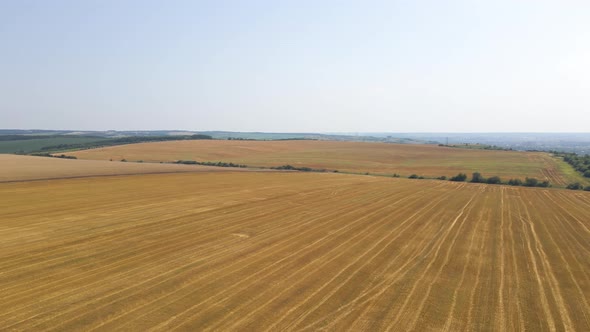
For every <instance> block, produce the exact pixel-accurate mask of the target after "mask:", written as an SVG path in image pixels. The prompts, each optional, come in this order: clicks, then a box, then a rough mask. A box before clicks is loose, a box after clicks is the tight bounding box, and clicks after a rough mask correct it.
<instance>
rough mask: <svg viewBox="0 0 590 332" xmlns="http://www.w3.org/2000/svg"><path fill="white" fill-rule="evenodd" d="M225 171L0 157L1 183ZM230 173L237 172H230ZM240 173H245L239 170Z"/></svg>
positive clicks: (108, 162) (192, 166) (209, 168)
mask: <svg viewBox="0 0 590 332" xmlns="http://www.w3.org/2000/svg"><path fill="white" fill-rule="evenodd" d="M224 171H226V172H227V171H230V169H227V168H225V169H224V168H221V167H210V166H195V165H190V166H188V165H175V164H159V163H126V162H118V161H117V162H114V161H112V162H111V161H104V160H73V159H61V158H47V157H32V156H21V155H12V154H0V182H14V181H30V180H44V179H63V178H79V177H92V176H113V175H132V174H155V173H186V172H224ZM231 171H237V170H236V169H232V170H231ZM239 171H245V170H244V169H239Z"/></svg>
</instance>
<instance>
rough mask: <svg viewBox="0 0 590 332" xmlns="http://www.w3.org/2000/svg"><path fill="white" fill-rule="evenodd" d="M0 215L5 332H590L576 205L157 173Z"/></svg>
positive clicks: (1, 194) (492, 192)
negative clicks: (17, 331)
mask: <svg viewBox="0 0 590 332" xmlns="http://www.w3.org/2000/svg"><path fill="white" fill-rule="evenodd" d="M417 184H420V185H417ZM0 209H1V211H2V218H1V219H0V294H2V301H1V302H0V329H1V330H56V331H64V330H92V331H113V330H116V329H121V330H138V331H140V330H141V331H144V330H145V331H169V330H192V331H194V330H204V331H206V330H223V331H225V330H240V331H244V330H251V331H276V330H284V331H290V330H294V331H295V330H296V331H312V330H318V329H328V330H335V331H339V330H353V331H363V330H366V331H388V330H396V331H409V330H415V331H428V330H447V331H457V330H510V331H515V330H521V331H522V330H529V331H551V330H570V331H572V330H578V331H587V330H589V329H590V304H589V300H588V298H590V241H588V238H589V236H590V194H588V193H584V192H572V191H565V190H553V189H537V188H535V189H527V188H516V187H504V186H488V185H478V184H466V183H461V184H459V183H450V182H441V181H429V180H424V181H412V180H407V179H389V178H383V177H370V176H352V175H341V174H318V173H307V174H305V173H279V172H270V173H248V172H243V173H234V172H231V173H196V174H157V175H140V176H119V177H102V178H84V179H67V180H51V181H36V182H21V183H3V184H0Z"/></svg>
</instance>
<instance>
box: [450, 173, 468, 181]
mask: <svg viewBox="0 0 590 332" xmlns="http://www.w3.org/2000/svg"><path fill="white" fill-rule="evenodd" d="M465 180H467V174H465V173H459V174H457V175H455V176H453V177H452V178H451V181H459V182H461V181H465Z"/></svg>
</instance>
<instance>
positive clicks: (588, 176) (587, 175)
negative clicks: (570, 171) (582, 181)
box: [584, 170, 590, 178]
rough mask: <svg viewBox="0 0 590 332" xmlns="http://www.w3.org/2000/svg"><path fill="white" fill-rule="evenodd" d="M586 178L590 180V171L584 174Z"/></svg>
mask: <svg viewBox="0 0 590 332" xmlns="http://www.w3.org/2000/svg"><path fill="white" fill-rule="evenodd" d="M584 176H585V177H587V178H590V170H587V171H586V172H584Z"/></svg>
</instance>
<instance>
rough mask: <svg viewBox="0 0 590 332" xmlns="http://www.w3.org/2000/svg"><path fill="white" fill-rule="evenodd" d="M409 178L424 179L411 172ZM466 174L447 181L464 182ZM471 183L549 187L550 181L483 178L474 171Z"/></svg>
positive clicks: (497, 177) (440, 178)
mask: <svg viewBox="0 0 590 332" xmlns="http://www.w3.org/2000/svg"><path fill="white" fill-rule="evenodd" d="M409 178H410V179H424V177H422V176H418V175H416V174H412V175H410V176H409ZM467 178H468V177H467V174H465V173H459V174H457V175H455V176H453V177H451V178H449V181H455V182H465V181H467ZM437 179H438V180H446V179H447V177H446V176H441V177H438V178H437ZM469 182H471V183H487V184H508V185H511V186H524V187H542V188H547V187H551V183H550V182H549V181H539V180H537V179H535V178H528V177H527V178H525V180H524V181H522V180H521V179H510V180H508V182H506V183H504V182H502V179H501V178H500V177H499V176H492V177H489V178H485V177H484V176H483V175H482V174H481V173H479V172H475V173H473V174H472V175H471V179H470V180H469Z"/></svg>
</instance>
